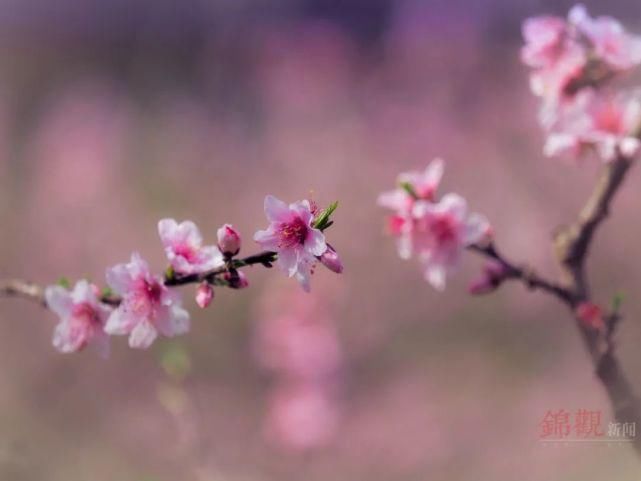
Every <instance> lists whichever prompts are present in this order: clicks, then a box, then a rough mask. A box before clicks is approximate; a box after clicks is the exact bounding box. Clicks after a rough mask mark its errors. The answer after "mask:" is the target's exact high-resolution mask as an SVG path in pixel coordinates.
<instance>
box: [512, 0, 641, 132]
mask: <svg viewBox="0 0 641 481" xmlns="http://www.w3.org/2000/svg"><path fill="white" fill-rule="evenodd" d="M523 37H524V39H525V42H526V43H525V46H524V47H523V50H522V52H521V57H522V60H523V62H524V63H526V64H527V65H529V66H531V67H533V68H534V71H533V73H532V75H531V77H530V86H531V88H532V92H533V93H534V94H535V95H538V96H540V97H542V99H543V106H542V109H541V114H540V120H541V123H542V125H543V127H544V128H546V129H549V128H551V127H554V125H555V124H556V121H557V119H558V116H559V114H560V110H562V109H563V108H565V107H566V106H567V104H568V103H571V102H572V100H573V98H574V96H575V95H576V94H577V93H579V92H580V91H582V90H584V89H586V88H596V87H600V86H601V85H603V84H604V83H606V82H608V81H609V80H610V79H611V78H612V77H614V76H615V75H617V74H620V73H622V72H625V71H627V70H629V69H631V68H632V67H634V66H636V65H639V64H641V37H639V36H633V35H630V34H628V33H627V32H626V31H625V30H624V29H623V27H622V26H621V24H620V23H619V22H617V21H616V20H614V19H613V18H610V17H598V18H596V19H593V18H590V16H589V15H588V13H587V11H586V9H585V7H583V6H582V5H577V6H575V7H574V8H572V9H571V10H570V13H569V14H568V20H567V21H565V20H564V19H562V18H560V17H549V16H544V17H535V18H531V19H528V20H526V21H525V22H524V23H523Z"/></svg>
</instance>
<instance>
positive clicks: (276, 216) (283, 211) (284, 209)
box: [264, 195, 291, 222]
mask: <svg viewBox="0 0 641 481" xmlns="http://www.w3.org/2000/svg"><path fill="white" fill-rule="evenodd" d="M264 208H265V215H266V216H267V220H269V221H270V222H281V221H284V220H286V219H288V218H289V216H290V215H291V214H290V210H289V207H288V206H287V204H285V202H283V201H282V200H279V199H277V198H276V197H274V196H273V195H267V196H265V203H264Z"/></svg>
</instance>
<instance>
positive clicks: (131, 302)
mask: <svg viewBox="0 0 641 481" xmlns="http://www.w3.org/2000/svg"><path fill="white" fill-rule="evenodd" d="M106 276H107V284H109V287H110V288H111V289H112V290H113V291H114V292H115V293H116V294H118V295H120V296H121V297H122V302H121V303H120V305H119V306H118V307H117V308H116V309H115V310H114V311H113V312H112V313H111V316H109V320H108V321H107V325H106V326H105V331H106V332H107V333H108V334H114V335H125V334H128V335H129V346H130V347H134V348H143V349H144V348H147V347H149V346H150V345H151V344H152V343H153V342H154V340H155V339H156V337H157V336H158V334H161V335H163V336H166V337H173V336H176V335H178V334H184V333H186V332H188V331H189V312H187V311H186V310H185V309H183V307H182V305H181V297H180V293H179V292H178V291H177V290H176V289H172V288H169V287H167V286H165V285H164V282H163V278H162V277H160V276H155V275H153V274H152V273H151V271H150V270H149V265H148V264H147V262H145V261H144V260H143V259H142V258H141V257H140V255H139V254H137V253H134V254H132V256H131V261H130V262H129V263H127V264H118V265H116V266H114V267H112V268H110V269H108V270H107V274H106Z"/></svg>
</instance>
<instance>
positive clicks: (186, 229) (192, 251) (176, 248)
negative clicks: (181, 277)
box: [158, 219, 224, 274]
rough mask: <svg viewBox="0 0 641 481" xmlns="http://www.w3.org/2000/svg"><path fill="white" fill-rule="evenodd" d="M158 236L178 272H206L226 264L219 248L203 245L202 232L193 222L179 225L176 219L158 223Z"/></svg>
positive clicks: (163, 220)
mask: <svg viewBox="0 0 641 481" xmlns="http://www.w3.org/2000/svg"><path fill="white" fill-rule="evenodd" d="M158 234H159V235H160V239H161V241H162V243H163V245H164V246H165V253H166V254H167V258H168V259H169V262H170V263H171V265H172V267H173V268H174V270H175V271H176V272H179V273H181V274H192V273H195V272H205V271H208V270H210V269H214V268H216V267H220V266H222V265H223V264H224V262H223V255H222V254H221V252H220V250H218V247H216V246H203V245H202V244H203V238H202V235H201V234H200V230H199V229H198V227H197V226H196V224H194V223H193V222H192V221H184V222H181V223H180V224H178V223H177V222H176V221H175V220H174V219H162V220H161V221H160V222H158Z"/></svg>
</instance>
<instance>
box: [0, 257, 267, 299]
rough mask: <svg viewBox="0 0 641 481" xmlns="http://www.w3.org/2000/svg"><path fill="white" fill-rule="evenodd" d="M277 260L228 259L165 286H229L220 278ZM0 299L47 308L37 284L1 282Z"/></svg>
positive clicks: (168, 280) (171, 279) (170, 277)
mask: <svg viewBox="0 0 641 481" xmlns="http://www.w3.org/2000/svg"><path fill="white" fill-rule="evenodd" d="M275 260H276V253H275V252H269V251H265V252H260V253H258V254H254V255H251V256H248V257H245V258H244V259H226V261H225V265H224V266H221V267H217V268H215V269H212V270H210V271H206V272H202V273H199V274H189V275H176V274H173V273H168V274H165V278H164V284H165V285H166V286H183V285H186V284H198V283H201V282H209V283H211V284H219V285H228V284H229V282H230V281H227V280H224V279H220V278H219V276H221V275H223V274H225V273H227V272H230V273H234V272H236V273H237V271H238V269H241V268H243V267H247V266H252V265H255V264H262V265H264V266H265V267H271V265H272V263H273V262H274V261H275ZM236 275H237V274H236ZM0 297H22V298H23V299H28V300H31V301H35V302H37V303H39V304H41V305H43V306H45V307H46V302H45V298H44V288H43V287H42V286H39V285H37V284H33V283H30V282H26V281H22V280H20V279H7V280H0ZM100 302H102V303H104V304H109V305H110V306H118V305H119V304H120V302H121V299H120V297H118V296H116V295H113V294H104V295H102V296H101V297H100Z"/></svg>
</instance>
